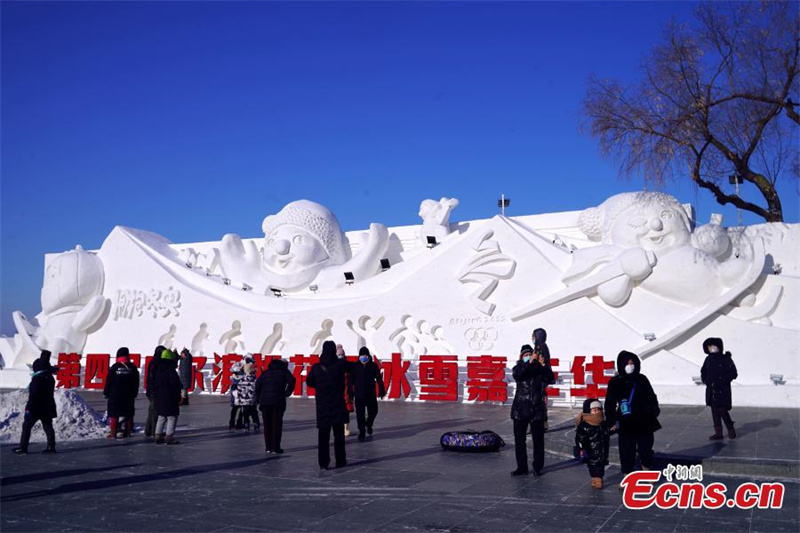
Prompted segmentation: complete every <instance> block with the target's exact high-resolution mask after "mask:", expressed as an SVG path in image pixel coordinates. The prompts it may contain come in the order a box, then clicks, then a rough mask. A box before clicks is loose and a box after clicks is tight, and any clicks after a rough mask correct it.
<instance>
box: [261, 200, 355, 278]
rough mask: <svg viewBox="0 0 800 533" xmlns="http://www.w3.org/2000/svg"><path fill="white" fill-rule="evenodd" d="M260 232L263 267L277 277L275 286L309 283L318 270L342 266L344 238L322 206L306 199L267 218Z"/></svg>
mask: <svg viewBox="0 0 800 533" xmlns="http://www.w3.org/2000/svg"><path fill="white" fill-rule="evenodd" d="M262 229H263V230H264V255H263V260H264V268H265V269H266V270H267V271H269V272H271V273H273V274H276V275H277V276H279V277H280V278H281V279H280V280H278V279H276V283H277V284H278V285H281V286H285V287H292V286H296V285H299V284H304V283H309V282H310V281H312V280H313V279H314V278H315V277H316V275H317V274H318V273H319V271H320V270H322V269H323V268H325V267H326V266H329V265H337V264H342V263H344V262H345V260H346V255H345V253H344V235H343V234H342V232H341V230H340V229H339V222H338V221H337V220H336V217H335V216H334V215H333V213H331V212H330V211H329V210H328V209H327V208H326V207H324V206H322V205H320V204H318V203H316V202H311V201H309V200H298V201H296V202H292V203H290V204H287V205H286V207H284V208H283V209H281V210H280V212H279V213H278V214H276V215H271V216H268V217H267V218H265V219H264V223H263V225H262Z"/></svg>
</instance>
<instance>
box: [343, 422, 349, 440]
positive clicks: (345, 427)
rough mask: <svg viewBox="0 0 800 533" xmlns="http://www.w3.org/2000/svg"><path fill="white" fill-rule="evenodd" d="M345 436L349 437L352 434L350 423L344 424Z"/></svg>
mask: <svg viewBox="0 0 800 533" xmlns="http://www.w3.org/2000/svg"><path fill="white" fill-rule="evenodd" d="M344 436H345V437H349V436H350V424H345V425H344Z"/></svg>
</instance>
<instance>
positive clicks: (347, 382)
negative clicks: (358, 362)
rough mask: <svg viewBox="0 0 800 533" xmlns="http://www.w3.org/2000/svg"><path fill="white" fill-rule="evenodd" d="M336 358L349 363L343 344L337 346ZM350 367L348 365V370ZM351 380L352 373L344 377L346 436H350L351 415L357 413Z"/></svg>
mask: <svg viewBox="0 0 800 533" xmlns="http://www.w3.org/2000/svg"><path fill="white" fill-rule="evenodd" d="M336 357H338V358H339V360H340V361H344V362H348V361H347V355H345V353H344V346H342V345H341V344H337V345H336ZM349 367H350V365H349V364H348V368H349ZM351 381H352V380H351V379H350V372H348V373H347V374H345V375H344V405H345V407H347V420H346V421H345V423H344V436H345V437H349V436H350V413H352V412H353V411H355V408H354V407H353V392H352V390H351V389H352V388H353V386H352V383H351Z"/></svg>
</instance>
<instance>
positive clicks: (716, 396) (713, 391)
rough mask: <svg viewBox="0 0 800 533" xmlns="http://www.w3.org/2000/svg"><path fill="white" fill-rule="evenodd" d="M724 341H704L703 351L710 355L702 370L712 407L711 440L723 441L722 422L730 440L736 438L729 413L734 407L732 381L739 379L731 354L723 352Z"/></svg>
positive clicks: (707, 397)
mask: <svg viewBox="0 0 800 533" xmlns="http://www.w3.org/2000/svg"><path fill="white" fill-rule="evenodd" d="M722 346H723V345H722V339H718V338H715V337H711V338H708V339H706V340H705V341H703V351H704V352H705V353H706V354H708V356H707V357H706V360H705V361H703V368H701V369H700V377H701V378H702V380H703V383H705V385H706V405H707V406H709V407H711V416H712V418H713V420H714V434H713V435H711V436H710V437H709V439H710V440H720V439H722V422H723V421H724V422H725V427H727V428H728V438H731V439H735V438H736V430H735V429H734V428H733V420H731V415H730V413H729V411H730V410H731V408H732V407H733V398H732V394H731V381H733V380H734V379H736V378H737V377H739V373H738V372H737V371H736V365H735V364H734V362H733V358H732V357H731V352H725V351H723V347H722Z"/></svg>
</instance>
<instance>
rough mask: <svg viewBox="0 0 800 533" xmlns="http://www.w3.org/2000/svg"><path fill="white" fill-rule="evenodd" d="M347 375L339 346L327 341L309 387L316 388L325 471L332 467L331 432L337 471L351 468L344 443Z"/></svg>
mask: <svg viewBox="0 0 800 533" xmlns="http://www.w3.org/2000/svg"><path fill="white" fill-rule="evenodd" d="M346 374H347V361H346V360H341V359H339V358H338V357H336V344H335V343H334V342H333V341H325V342H324V343H323V344H322V354H320V357H319V363H317V364H315V365H313V366H312V367H311V370H310V371H309V373H308V377H307V378H306V384H307V385H308V386H309V387H313V388H314V389H316V407H317V459H318V461H319V467H320V469H321V470H327V469H328V467H329V466H330V462H331V455H330V442H331V432H333V450H334V454H335V457H336V468H342V467H344V466H347V455H346V452H345V441H344V423H345V421H346V420H347V407H346V406H345V402H344V388H345V386H344V382H345V375H346Z"/></svg>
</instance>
